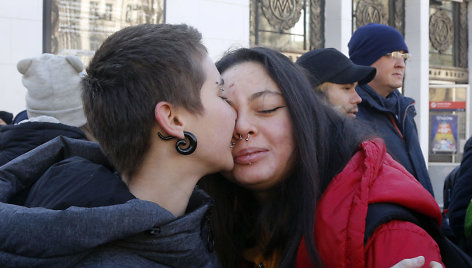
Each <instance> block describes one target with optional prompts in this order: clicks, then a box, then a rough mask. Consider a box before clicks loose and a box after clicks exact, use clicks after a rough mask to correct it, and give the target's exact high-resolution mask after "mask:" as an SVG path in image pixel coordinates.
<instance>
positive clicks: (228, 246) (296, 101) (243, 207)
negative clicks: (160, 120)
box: [200, 47, 363, 267]
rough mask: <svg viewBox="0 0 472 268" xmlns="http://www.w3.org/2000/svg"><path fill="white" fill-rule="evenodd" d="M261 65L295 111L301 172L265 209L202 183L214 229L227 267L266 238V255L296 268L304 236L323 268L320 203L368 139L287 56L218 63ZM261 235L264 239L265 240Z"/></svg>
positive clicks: (241, 194)
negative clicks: (318, 244)
mask: <svg viewBox="0 0 472 268" xmlns="http://www.w3.org/2000/svg"><path fill="white" fill-rule="evenodd" d="M243 62H256V63H259V64H261V65H262V66H263V67H264V69H265V70H266V71H267V73H268V74H269V76H270V77H271V78H272V80H274V82H275V83H276V84H277V85H278V87H279V88H280V90H281V92H282V95H283V97H284V99H285V102H286V105H287V107H288V110H289V112H290V117H291V120H292V126H293V137H294V140H295V143H296V148H295V153H294V155H295V156H296V161H295V163H296V164H295V167H294V168H293V171H292V172H291V175H290V176H289V177H288V178H286V179H285V180H283V181H282V182H281V183H280V185H278V186H276V187H275V188H276V189H274V191H275V193H276V194H275V196H274V198H272V200H271V201H270V202H267V203H265V204H264V206H261V205H260V204H258V202H257V200H256V199H255V197H254V195H253V194H252V193H251V191H250V190H248V189H244V188H243V187H241V186H239V185H237V184H234V183H232V182H230V181H228V180H226V179H224V178H222V177H221V175H218V174H215V175H210V176H207V177H205V178H204V179H203V180H202V181H201V182H200V185H201V187H202V188H204V189H205V190H206V191H207V192H208V193H209V194H210V195H211V196H212V197H213V198H214V199H215V201H216V202H215V203H216V204H215V208H214V211H213V214H212V227H213V232H214V236H215V246H216V249H217V253H218V255H219V258H220V261H221V263H222V265H223V266H224V267H236V266H238V264H239V263H240V262H241V259H242V252H243V251H244V250H245V249H247V248H251V247H254V246H256V245H259V244H258V241H260V239H261V238H262V236H264V237H263V238H264V240H263V241H264V243H263V245H264V256H265V257H268V256H271V255H273V254H279V255H280V263H279V265H280V267H293V266H294V265H295V258H296V254H297V249H298V247H299V245H300V241H301V239H302V237H304V239H305V242H306V247H307V250H308V253H309V256H310V258H311V260H312V262H313V263H314V264H315V265H317V266H318V267H321V266H323V265H322V261H321V259H320V256H319V255H318V253H317V251H316V248H315V241H314V235H313V230H314V224H315V222H314V220H315V210H316V204H317V201H318V199H319V198H320V196H321V194H322V193H323V191H324V190H325V189H326V187H327V186H328V184H329V183H330V181H331V180H332V178H333V177H334V176H335V175H336V174H337V173H339V172H340V171H341V170H342V168H343V167H344V166H345V165H346V163H347V162H348V161H349V159H350V158H351V156H352V155H353V154H354V152H355V151H356V148H357V146H358V145H359V144H360V142H361V141H362V140H363V135H361V134H360V132H358V131H356V130H354V126H353V122H352V120H351V119H348V118H344V117H342V116H340V115H338V114H337V112H335V111H334V110H332V109H331V108H329V107H328V106H326V105H325V104H324V103H323V101H321V100H320V99H319V98H318V97H317V96H315V93H314V91H313V90H312V88H311V86H310V84H309V82H308V80H307V78H306V76H305V75H304V73H303V72H302V71H301V70H300V69H299V68H300V67H297V66H296V65H295V64H293V63H292V62H291V61H290V60H289V59H288V58H287V57H285V56H284V55H282V54H281V53H279V52H277V51H274V50H271V49H268V48H260V47H256V48H242V49H237V50H234V51H231V52H228V53H227V54H225V55H224V56H223V58H222V59H221V60H219V61H218V62H217V63H216V65H217V68H218V70H219V71H220V72H221V73H223V72H224V71H225V70H227V69H228V68H230V67H231V66H234V65H236V64H239V63H243ZM262 234H263V235H262Z"/></svg>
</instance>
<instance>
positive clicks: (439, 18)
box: [429, 0, 467, 68]
mask: <svg viewBox="0 0 472 268" xmlns="http://www.w3.org/2000/svg"><path fill="white" fill-rule="evenodd" d="M429 13H430V17H429V63H430V65H433V66H448V67H460V68H467V2H462V3H459V2H451V1H436V0H431V1H430V9H429Z"/></svg>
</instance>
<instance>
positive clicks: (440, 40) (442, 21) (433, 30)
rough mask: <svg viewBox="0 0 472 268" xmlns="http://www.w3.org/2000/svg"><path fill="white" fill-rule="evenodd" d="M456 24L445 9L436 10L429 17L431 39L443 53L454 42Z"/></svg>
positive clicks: (435, 46)
mask: <svg viewBox="0 0 472 268" xmlns="http://www.w3.org/2000/svg"><path fill="white" fill-rule="evenodd" d="M453 38H454V26H453V24H452V18H451V17H449V15H448V13H447V12H446V11H444V10H438V11H436V12H434V13H433V14H432V15H431V16H430V18H429V40H430V41H431V45H432V46H433V47H434V48H435V49H437V50H438V51H439V53H442V52H444V51H446V50H447V49H448V48H449V47H450V46H451V44H452V42H453V40H454V39H453Z"/></svg>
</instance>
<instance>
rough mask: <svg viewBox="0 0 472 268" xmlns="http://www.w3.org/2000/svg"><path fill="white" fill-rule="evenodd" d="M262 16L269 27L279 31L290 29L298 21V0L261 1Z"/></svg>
mask: <svg viewBox="0 0 472 268" xmlns="http://www.w3.org/2000/svg"><path fill="white" fill-rule="evenodd" d="M261 4H262V5H261V7H262V14H264V17H265V18H266V19H267V21H268V22H269V24H270V25H272V26H273V27H274V28H275V29H278V30H280V31H283V30H288V29H290V28H292V27H293V26H294V25H295V24H296V23H297V22H298V20H299V19H300V15H301V10H302V8H303V2H302V1H300V0H261Z"/></svg>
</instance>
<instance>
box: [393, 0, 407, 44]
mask: <svg viewBox="0 0 472 268" xmlns="http://www.w3.org/2000/svg"><path fill="white" fill-rule="evenodd" d="M393 4H394V10H393V12H394V13H393V27H395V29H397V30H398V31H399V32H400V33H401V34H402V35H403V36H405V23H404V21H405V1H404V0H403V1H401V0H397V1H393Z"/></svg>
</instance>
